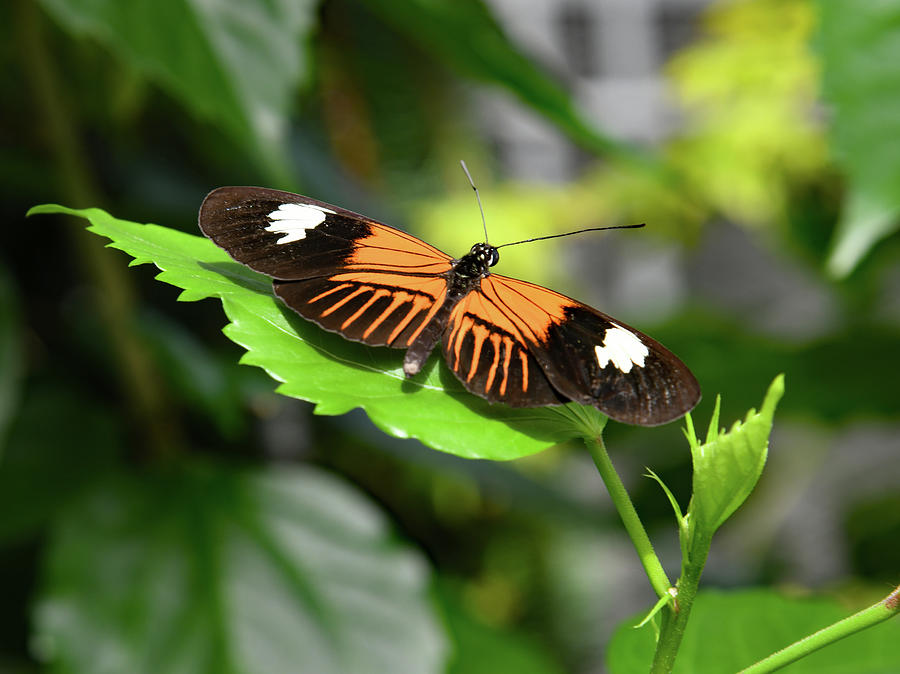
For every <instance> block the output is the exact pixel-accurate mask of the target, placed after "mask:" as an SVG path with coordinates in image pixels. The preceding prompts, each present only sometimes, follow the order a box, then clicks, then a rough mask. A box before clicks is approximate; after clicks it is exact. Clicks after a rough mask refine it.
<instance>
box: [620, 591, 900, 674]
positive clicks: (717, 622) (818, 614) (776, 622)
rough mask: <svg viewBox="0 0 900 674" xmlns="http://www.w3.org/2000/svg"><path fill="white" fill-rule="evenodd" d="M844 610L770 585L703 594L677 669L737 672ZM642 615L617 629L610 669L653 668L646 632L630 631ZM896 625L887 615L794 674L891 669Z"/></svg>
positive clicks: (683, 673)
mask: <svg viewBox="0 0 900 674" xmlns="http://www.w3.org/2000/svg"><path fill="white" fill-rule="evenodd" d="M846 615H847V610H846V609H845V608H843V607H841V606H839V605H838V604H837V603H836V602H833V601H829V600H825V599H792V598H788V597H783V596H780V595H778V594H776V593H775V592H772V591H769V590H745V591H742V592H715V591H712V592H709V591H708V592H701V593H699V594H698V595H697V599H696V601H695V602H694V606H693V608H692V609H691V620H690V622H689V623H688V626H687V629H686V630H685V634H684V641H683V642H682V645H681V649H680V650H679V653H678V659H677V660H676V661H675V669H674V672H675V674H687V673H693V672H736V671H739V670H741V669H743V668H744V667H748V666H749V665H751V664H753V663H754V662H757V661H758V660H761V659H762V658H764V657H766V656H767V655H769V654H770V653H773V652H774V651H776V650H778V649H780V648H784V647H785V646H788V645H789V644H791V643H793V642H794V641H796V640H797V639H801V638H803V637H805V636H806V635H808V634H811V633H812V632H815V631H816V630H818V629H821V628H823V627H826V626H827V625H830V624H832V623H834V622H837V621H838V620H840V619H842V618H844V617H845V616H846ZM642 617H643V615H638V616H635V617H634V618H631V619H630V620H628V621H626V622H625V623H624V624H623V625H621V626H619V628H618V629H617V630H616V633H615V635H614V636H613V638H612V640H611V641H610V643H609V648H608V649H607V665H608V667H609V671H610V672H611V673H612V674H631V672H646V671H648V670H649V669H650V662H651V660H652V659H653V649H654V647H655V645H656V644H655V642H654V635H653V633H652V631H651V630H635V629H632V625H634V624H636V623H637V622H638V621H639V620H640V619H641V618H642ZM897 643H900V623H898V622H897V621H896V620H889V621H887V622H885V623H883V624H881V625H878V626H876V627H872V628H870V629H867V630H865V631H863V632H860V633H858V634H854V635H852V636H850V637H847V638H846V639H843V640H841V641H838V642H836V643H834V644H831V645H829V646H828V647H826V648H824V649H822V650H821V651H818V652H816V653H813V654H811V655H809V656H807V657H805V658H803V659H802V660H799V661H797V662H795V663H793V664H792V665H791V666H790V667H789V668H788V670H787V671H790V672H791V673H792V674H794V673H796V674H800V673H801V672H809V673H810V674H812V673H815V674H823V673H832V672H833V673H834V674H838V673H843V672H853V674H882V673H884V672H892V671H895V670H896V668H897V667H896V665H897V650H896V644H897Z"/></svg>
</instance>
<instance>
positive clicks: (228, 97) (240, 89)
mask: <svg viewBox="0 0 900 674" xmlns="http://www.w3.org/2000/svg"><path fill="white" fill-rule="evenodd" d="M41 4H42V5H43V6H44V8H45V9H46V10H47V11H48V12H49V13H50V14H51V15H52V16H53V17H54V18H55V19H56V20H57V21H58V22H59V23H60V25H62V26H63V27H64V28H65V29H67V30H69V31H71V32H73V33H76V34H87V35H90V36H91V37H93V38H95V39H97V40H99V41H101V42H103V43H104V44H105V45H106V46H107V47H109V48H110V49H111V50H112V51H113V52H114V53H115V54H116V55H118V56H119V57H120V58H122V60H123V61H125V62H126V63H128V64H129V65H130V66H131V67H133V68H134V69H135V70H137V71H139V72H141V73H143V74H144V75H146V76H148V77H150V78H152V79H154V80H155V81H157V82H158V83H160V84H161V85H162V86H163V87H165V88H166V89H167V90H168V91H169V92H170V93H172V94H174V95H175V96H176V97H178V98H179V99H180V100H181V101H182V102H183V103H184V104H185V105H186V106H187V107H188V108H189V109H191V110H193V111H194V112H195V113H196V114H198V115H199V116H201V117H203V118H206V119H210V120H212V121H213V122H215V123H217V124H218V125H219V126H221V127H222V128H223V129H224V130H225V132H226V133H228V134H229V135H230V136H231V137H232V138H233V139H234V140H235V141H236V142H237V143H239V144H242V145H243V146H245V147H247V148H248V149H249V150H250V152H251V153H252V154H255V155H257V156H259V153H260V152H262V156H263V157H264V158H265V159H266V160H267V161H269V162H274V163H275V164H280V165H283V164H284V163H285V162H284V155H283V147H285V145H284V140H285V134H286V131H287V120H288V113H289V111H290V106H291V104H292V101H293V92H294V89H295V87H296V86H297V84H298V83H299V82H300V81H301V80H304V79H306V77H307V72H306V71H307V63H306V59H305V55H304V40H305V38H307V36H308V35H309V34H310V31H311V29H312V28H313V22H314V20H315V17H316V10H317V7H318V4H319V3H318V2H317V1H316V0H300V1H295V0H292V1H290V2H284V1H277V2H242V1H241V0H217V1H216V2H203V1H202V0H155V1H154V2H119V1H118V0H99V1H98V0H42V2H41Z"/></svg>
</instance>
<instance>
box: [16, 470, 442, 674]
mask: <svg viewBox="0 0 900 674" xmlns="http://www.w3.org/2000/svg"><path fill="white" fill-rule="evenodd" d="M428 575H429V574H428V570H427V567H426V565H425V561H424V560H423V559H422V558H421V556H419V555H418V554H417V553H415V552H413V551H412V550H410V549H408V548H405V547H403V546H401V545H398V544H397V543H396V542H395V541H394V540H392V535H391V532H390V529H389V527H388V526H387V524H386V522H385V520H384V519H383V517H382V516H381V515H380V513H379V512H378V511H377V510H376V509H374V508H373V507H372V506H371V505H370V504H369V503H368V502H366V501H365V500H364V499H362V498H361V497H360V496H359V495H358V494H357V493H355V492H354V491H353V490H352V489H349V488H348V487H347V486H345V485H343V484H342V483H340V482H338V481H337V480H335V479H334V478H332V477H330V476H328V475H327V474H325V473H322V472H320V471H318V470H313V469H311V468H304V469H298V468H288V467H285V466H280V467H279V468H278V470H277V471H268V472H239V471H230V470H224V469H221V468H217V467H207V466H199V467H193V468H178V469H175V470H173V471H170V472H167V473H164V474H149V475H144V476H142V477H141V478H137V477H132V476H126V475H117V476H112V477H111V478H110V479H108V480H106V481H104V482H103V483H100V484H98V485H97V486H96V487H95V489H93V490H92V491H91V492H90V494H89V495H88V496H87V497H86V498H84V499H82V501H81V502H79V503H77V504H75V505H73V506H72V507H70V508H68V509H67V510H66V511H65V513H64V514H63V516H62V517H60V519H59V520H58V523H57V526H56V528H55V531H54V532H53V535H52V537H51V541H50V545H49V552H48V557H47V564H46V571H45V574H44V578H43V581H42V583H41V590H40V596H39V600H38V603H37V606H36V609H35V624H36V636H35V639H34V641H35V644H36V650H37V651H38V655H39V656H43V658H44V659H46V660H49V661H50V662H51V663H52V664H53V665H54V666H55V670H54V671H73V672H96V673H97V674H103V673H105V672H156V673H159V674H165V673H167V672H232V673H233V674H244V673H247V674H249V673H250V672H319V673H321V674H330V673H333V674H338V673H343V672H361V673H373V674H374V673H378V674H388V673H393V672H423V673H435V674H436V673H438V672H443V671H444V660H445V657H446V647H445V643H444V636H443V633H442V630H441V629H440V627H439V626H438V624H437V621H436V620H435V618H434V615H433V610H432V606H431V601H430V598H429V589H428Z"/></svg>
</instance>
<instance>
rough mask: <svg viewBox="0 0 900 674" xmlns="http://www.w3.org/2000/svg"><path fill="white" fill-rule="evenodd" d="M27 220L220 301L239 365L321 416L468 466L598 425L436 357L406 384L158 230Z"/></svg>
mask: <svg viewBox="0 0 900 674" xmlns="http://www.w3.org/2000/svg"><path fill="white" fill-rule="evenodd" d="M30 213H32V214H35V213H69V214H72V215H77V216H80V217H85V218H87V219H88V220H90V221H91V227H90V229H91V231H93V232H95V233H96V234H99V235H101V236H105V237H108V238H110V239H111V240H112V243H111V244H110V245H111V246H113V247H115V248H119V249H121V250H124V251H125V252H126V253H128V254H129V255H131V256H132V257H133V258H134V262H133V263H132V264H139V263H144V262H153V263H154V264H156V266H157V267H159V268H160V269H162V270H163V271H162V273H161V274H160V275H159V277H158V278H159V279H160V280H162V281H165V282H167V283H171V284H172V285H175V286H178V287H179V288H183V289H184V293H182V295H181V299H183V300H198V299H202V298H206V297H219V298H221V300H222V304H223V306H224V308H225V313H226V314H227V315H228V317H229V319H230V320H231V323H230V325H228V326H227V327H226V328H225V333H226V334H227V335H228V337H229V338H231V339H232V340H233V341H235V342H237V343H238V344H240V345H241V346H243V347H244V348H245V349H247V354H246V355H245V356H244V357H243V359H242V362H243V363H247V364H251V365H258V366H259V367H262V368H263V369H265V370H266V371H267V372H268V373H269V374H270V375H271V376H272V377H273V378H275V379H276V380H278V381H280V382H282V384H281V386H280V388H279V391H280V392H282V393H284V394H286V395H290V396H294V397H297V398H302V399H303V400H309V401H311V402H314V403H316V405H317V406H316V412H317V413H319V414H343V413H345V412H348V411H350V410H352V409H354V408H356V407H362V408H363V409H364V410H365V411H366V412H367V413H368V415H369V417H370V418H371V419H372V421H373V422H375V424H376V425H377V426H378V427H379V428H381V429H382V430H384V431H385V432H387V433H390V434H392V435H396V436H398V437H412V438H417V439H419V440H421V441H422V442H423V443H425V444H427V445H429V446H431V447H434V448H435V449H441V450H444V451H447V452H452V453H454V454H458V455H459V456H464V457H468V458H489V459H513V458H516V457H520V456H524V455H526V454H532V453H534V452H538V451H540V450H542V449H544V448H546V447H548V446H549V445H552V444H555V443H557V442H561V441H563V440H566V439H568V438H572V437H577V436H581V435H585V434H588V435H595V434H596V433H597V432H599V429H602V424H603V423H604V421H605V419H604V418H603V415H601V414H600V413H599V412H598V411H597V410H596V409H594V408H589V407H581V406H578V405H571V404H570V405H566V406H563V407H560V408H537V409H512V408H509V407H506V406H503V405H489V404H488V403H487V402H486V401H484V400H482V399H481V398H477V397H476V396H473V395H471V394H469V393H467V392H466V391H465V390H464V389H463V388H462V385H461V384H460V383H459V382H458V380H457V379H456V378H455V377H454V376H453V375H452V373H450V372H449V371H448V370H447V368H446V367H445V366H444V364H443V363H442V362H440V359H439V358H438V357H437V355H438V354H436V355H435V356H434V357H432V359H431V360H430V361H429V363H428V364H427V365H426V371H427V376H426V377H425V378H424V380H422V381H418V382H417V383H413V382H409V381H407V380H406V378H405V377H404V375H403V371H402V353H401V352H400V351H395V350H393V349H376V348H370V347H366V346H363V345H361V344H357V343H355V342H350V341H347V340H345V339H343V338H341V337H339V336H337V335H334V334H332V333H329V332H325V331H324V330H321V329H319V328H318V327H317V326H315V325H313V324H311V323H309V322H307V321H304V320H303V319H301V318H299V317H298V316H296V315H295V314H294V313H293V312H291V311H290V310H288V309H286V308H285V307H284V306H283V305H282V304H281V303H279V302H278V301H276V300H275V298H274V296H273V295H272V287H271V282H270V280H269V279H268V278H267V277H265V276H262V275H260V274H257V273H255V272H253V271H250V270H249V269H247V268H246V267H244V266H242V265H240V264H238V263H236V262H234V261H232V260H231V258H229V257H228V255H227V254H226V253H225V252H223V251H222V250H220V249H219V248H217V247H216V246H215V245H214V244H213V243H212V242H210V241H208V240H207V239H205V238H202V237H199V236H192V235H190V234H184V233H182V232H178V231H175V230H171V229H166V228H164V227H159V226H158V225H141V224H137V223H134V222H127V221H125V220H117V219H115V218H113V217H111V216H110V215H108V214H107V213H105V212H104V211H101V210H100V209H96V208H93V209H85V210H82V211H75V210H71V209H67V208H64V207H61V206H38V207H36V208H33V209H32V210H31V211H30Z"/></svg>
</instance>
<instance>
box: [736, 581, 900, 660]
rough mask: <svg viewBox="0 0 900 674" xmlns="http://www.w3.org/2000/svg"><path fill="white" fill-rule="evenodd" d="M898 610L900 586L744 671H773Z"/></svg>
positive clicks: (899, 606)
mask: <svg viewBox="0 0 900 674" xmlns="http://www.w3.org/2000/svg"><path fill="white" fill-rule="evenodd" d="M898 613H900V586H898V587H897V588H895V589H894V591H893V592H891V593H890V594H889V595H888V596H887V597H885V598H884V599H882V600H881V601H880V602H878V603H877V604H874V605H872V606H870V607H869V608H866V609H863V610H862V611H860V612H859V613H854V614H853V615H852V616H850V617H848V618H844V619H843V620H840V621H838V622H836V623H834V624H833V625H829V626H828V627H825V628H824V629H821V630H819V631H818V632H815V633H814V634H810V635H809V636H808V637H804V638H803V639H801V640H800V641H796V642H794V643H793V644H791V645H790V646H788V647H787V648H782V649H781V650H780V651H778V652H776V653H773V654H772V655H770V656H769V657H767V658H765V659H764V660H760V661H759V662H757V663H756V664H754V665H750V666H749V667H747V669H744V670H742V674H761V673H762V672H773V671H775V670H776V669H779V668H781V667H784V666H785V665H788V664H790V663H792V662H794V661H795V660H799V659H800V658H802V657H804V656H806V655H809V654H810V653H812V652H813V651H817V650H819V649H820V648H822V647H824V646H828V645H829V644H833V643H834V642H835V641H839V640H840V639H843V638H844V637H848V636H850V635H851V634H855V633H856V632H859V631H860V630H863V629H865V628H867V627H872V626H873V625H877V624H878V623H880V622H882V621H884V620H887V619H888V618H893V617H894V616H896V615H897V614H898Z"/></svg>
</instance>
